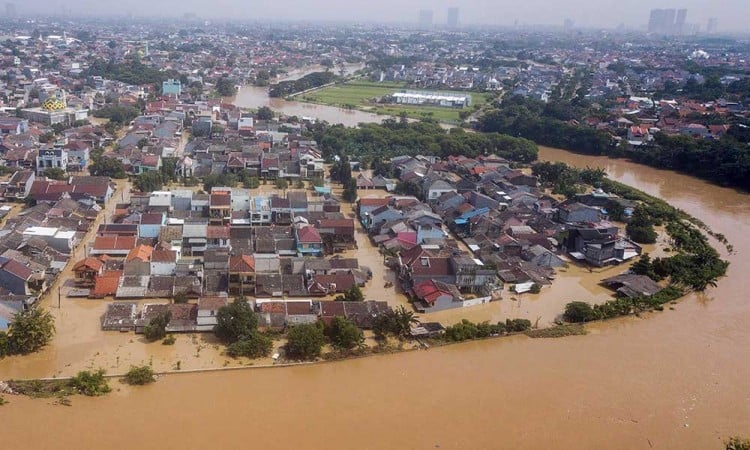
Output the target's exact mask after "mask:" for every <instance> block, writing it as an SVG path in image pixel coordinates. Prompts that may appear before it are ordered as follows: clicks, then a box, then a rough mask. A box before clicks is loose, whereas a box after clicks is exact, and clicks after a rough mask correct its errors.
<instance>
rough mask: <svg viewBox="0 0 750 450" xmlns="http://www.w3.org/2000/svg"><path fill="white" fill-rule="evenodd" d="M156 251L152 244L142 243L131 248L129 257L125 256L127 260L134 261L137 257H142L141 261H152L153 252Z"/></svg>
mask: <svg viewBox="0 0 750 450" xmlns="http://www.w3.org/2000/svg"><path fill="white" fill-rule="evenodd" d="M153 252H154V248H153V247H151V246H150V245H145V244H141V245H139V246H137V247H135V248H134V249H132V250H130V253H128V257H127V258H125V261H133V260H135V259H140V260H141V261H144V262H148V261H151V254H152V253H153Z"/></svg>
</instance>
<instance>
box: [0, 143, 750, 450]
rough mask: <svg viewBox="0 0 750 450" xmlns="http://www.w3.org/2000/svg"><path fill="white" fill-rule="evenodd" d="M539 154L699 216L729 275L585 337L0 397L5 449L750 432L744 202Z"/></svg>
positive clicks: (705, 436) (689, 182) (598, 439)
mask: <svg viewBox="0 0 750 450" xmlns="http://www.w3.org/2000/svg"><path fill="white" fill-rule="evenodd" d="M541 157H542V158H543V159H549V160H560V161H565V162H567V163H569V164H573V165H576V166H587V165H588V166H592V167H594V166H598V167H603V168H605V169H606V170H607V172H608V173H609V174H610V176H611V177H612V178H614V179H616V180H619V181H623V182H625V183H627V184H630V185H632V186H635V187H636V188H639V189H642V190H643V191H645V192H648V193H650V194H653V195H656V196H658V197H661V198H663V199H665V200H667V201H669V202H670V203H672V204H674V205H675V206H678V207H680V208H682V209H684V210H685V211H687V212H689V213H690V214H692V215H694V216H696V217H698V218H700V219H702V220H704V221H705V222H706V223H707V224H708V225H709V226H710V227H712V228H713V229H714V230H715V231H717V232H720V233H724V234H725V235H726V236H727V238H728V239H729V240H730V242H731V243H732V244H733V245H734V247H735V249H736V253H735V254H733V255H728V256H727V257H728V258H729V259H730V260H731V263H732V264H731V266H730V268H729V275H728V276H727V277H726V278H725V279H723V280H721V282H720V283H719V286H718V288H714V289H710V290H709V291H708V292H706V293H705V294H700V295H691V296H689V297H687V298H686V299H684V300H683V301H682V302H680V303H679V304H678V305H676V306H675V307H674V310H667V311H665V312H663V313H656V314H651V315H649V316H647V317H644V318H640V319H637V318H627V319H621V320H615V321H611V322H607V323H599V324H595V325H593V326H590V327H589V328H590V330H591V333H590V334H589V335H588V336H576V337H569V338H565V339H560V340H532V339H529V338H526V337H513V338H507V339H499V340H490V341H483V342H472V343H467V344H461V345H454V346H450V347H444V348H437V349H431V350H429V351H414V352H406V353H401V354H395V355H383V356H377V357H371V358H365V359H360V360H351V361H344V362H337V363H331V364H320V365H310V366H300V367H293V368H279V369H257V370H243V371H227V372H214V373H197V374H180V375H169V376H166V377H163V378H162V379H161V380H159V381H158V382H157V383H156V384H154V385H151V386H147V387H143V388H130V387H125V386H123V385H120V384H119V383H116V382H115V383H114V387H115V392H113V393H112V394H110V395H109V396H107V397H104V398H93V399H91V398H82V397H75V398H73V399H72V402H73V405H72V406H71V407H65V406H57V405H53V401H51V400H32V399H27V398H19V397H15V396H8V395H6V396H5V397H6V400H8V401H9V403H8V404H6V405H4V406H0V424H2V428H1V429H2V443H3V444H2V445H3V448H8V449H37V448H44V449H47V448H85V449H88V448H139V449H144V450H145V449H171V448H243V447H247V448H264V447H266V448H347V449H348V448H413V449H434V448H443V449H452V448H466V449H484V448H487V449H495V448H534V449H536V448H538V449H551V448H565V449H567V448H574V449H649V448H658V449H712V448H714V449H718V448H723V446H722V441H723V440H724V439H726V438H727V437H728V436H731V435H735V434H740V435H745V436H750V327H749V325H750V304H749V303H748V295H747V291H746V289H747V287H746V286H747V285H746V284H745V283H746V282H747V281H746V280H747V276H748V274H749V273H750V263H749V262H748V260H747V259H746V258H745V256H746V255H747V254H748V252H750V239H749V238H748V237H747V236H748V234H749V233H750V197H748V195H746V194H741V193H738V192H735V191H733V190H730V189H724V188H720V187H717V186H713V185H710V184H707V183H704V182H701V181H699V180H696V179H694V178H690V177H687V176H683V175H679V174H675V173H672V172H666V171H660V170H655V169H650V168H647V167H643V166H639V165H635V164H632V163H628V162H626V161H622V160H610V159H607V158H599V157H590V156H579V155H574V154H571V153H567V152H564V151H560V150H554V149H546V148H543V149H542V151H541ZM571 300H573V299H571Z"/></svg>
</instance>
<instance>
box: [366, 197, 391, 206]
mask: <svg viewBox="0 0 750 450" xmlns="http://www.w3.org/2000/svg"><path fill="white" fill-rule="evenodd" d="M390 200H391V198H390V197H385V198H379V197H365V198H360V199H359V206H384V205H387V204H388V202H389V201H390Z"/></svg>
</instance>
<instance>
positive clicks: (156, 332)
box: [143, 312, 172, 342]
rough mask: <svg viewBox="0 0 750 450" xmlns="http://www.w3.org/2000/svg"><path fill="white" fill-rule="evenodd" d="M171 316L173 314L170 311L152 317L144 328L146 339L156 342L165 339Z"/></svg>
mask: <svg viewBox="0 0 750 450" xmlns="http://www.w3.org/2000/svg"><path fill="white" fill-rule="evenodd" d="M171 318H172V317H171V314H170V313H168V312H167V313H165V314H159V315H158V316H156V317H154V318H152V319H151V320H150V321H149V322H148V325H146V327H145V328H144V330H143V334H144V336H145V337H146V340H147V341H149V342H154V341H158V340H159V339H164V338H165V337H166V336H167V325H169V320H170V319H171Z"/></svg>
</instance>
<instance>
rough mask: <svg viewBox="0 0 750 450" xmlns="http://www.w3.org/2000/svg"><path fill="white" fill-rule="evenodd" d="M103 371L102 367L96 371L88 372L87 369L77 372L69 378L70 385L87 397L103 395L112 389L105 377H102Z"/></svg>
mask: <svg viewBox="0 0 750 450" xmlns="http://www.w3.org/2000/svg"><path fill="white" fill-rule="evenodd" d="M104 373H105V372H104V369H99V370H97V371H96V372H89V371H88V370H84V371H82V372H78V375H76V376H74V377H73V378H71V380H70V387H72V388H73V389H75V390H76V391H77V392H78V393H80V394H83V395H88V396H89V397H98V396H100V395H104V394H106V393H108V392H110V391H111V390H112V388H110V387H109V383H108V382H107V379H106V378H104Z"/></svg>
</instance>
